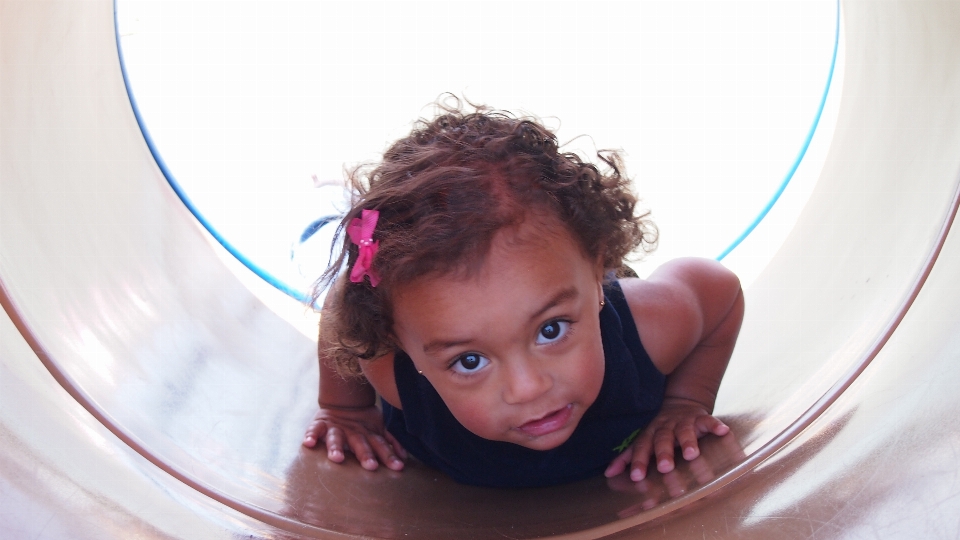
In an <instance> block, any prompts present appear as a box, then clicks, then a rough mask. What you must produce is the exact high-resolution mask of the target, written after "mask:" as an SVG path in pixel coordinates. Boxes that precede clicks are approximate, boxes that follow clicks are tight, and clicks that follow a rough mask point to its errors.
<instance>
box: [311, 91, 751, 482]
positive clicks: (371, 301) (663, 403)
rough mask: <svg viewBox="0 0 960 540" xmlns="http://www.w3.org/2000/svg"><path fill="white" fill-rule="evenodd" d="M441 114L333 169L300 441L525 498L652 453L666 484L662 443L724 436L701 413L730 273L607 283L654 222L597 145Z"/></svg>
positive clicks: (512, 123) (729, 343)
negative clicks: (573, 145)
mask: <svg viewBox="0 0 960 540" xmlns="http://www.w3.org/2000/svg"><path fill="white" fill-rule="evenodd" d="M440 109H441V110H440V112H441V114H440V115H439V116H438V117H437V118H436V119H434V120H433V121H430V122H427V121H420V122H419V123H418V124H417V125H416V126H415V128H414V130H413V132H412V133H411V134H410V135H409V136H407V137H405V138H403V139H401V140H399V141H398V142H396V143H395V144H394V145H393V146H391V147H390V149H389V150H387V151H386V153H385V154H384V156H383V160H382V162H381V163H379V164H378V165H376V166H375V167H373V168H366V169H364V168H360V169H357V170H355V171H354V172H353V174H352V175H351V180H352V183H353V188H354V190H355V191H356V196H355V200H354V204H353V208H352V209H351V210H350V211H349V212H348V213H347V215H346V216H345V218H344V220H343V222H342V223H341V225H340V228H339V229H338V234H340V235H342V234H343V233H346V235H347V237H348V241H344V242H343V248H342V251H341V253H340V255H339V258H338V259H337V260H336V261H335V262H334V263H333V264H332V265H331V266H330V268H329V269H328V270H327V272H326V273H325V274H324V276H323V277H322V278H321V280H320V281H319V282H318V286H317V290H318V291H319V290H320V287H321V286H326V285H330V284H332V287H331V290H330V292H329V294H328V295H327V298H326V301H325V302H324V306H323V310H322V322H321V327H320V340H319V358H320V399H319V402H320V410H319V412H318V413H317V415H316V417H315V418H314V420H313V422H312V423H311V424H310V426H309V427H308V429H307V433H306V435H305V437H304V442H303V444H304V445H305V446H308V447H313V446H316V444H317V443H318V442H319V441H321V440H322V441H323V442H324V443H325V445H326V449H327V457H328V458H329V459H330V460H331V461H335V462H342V461H343V460H344V453H345V452H347V451H350V452H352V453H353V454H354V455H355V456H356V457H357V459H358V460H359V461H360V463H361V465H362V466H363V467H364V468H366V469H368V470H374V469H376V468H377V467H378V463H383V464H384V465H386V466H387V467H389V468H390V469H393V470H401V469H402V468H403V459H405V458H406V457H407V452H409V453H410V454H412V455H413V456H414V457H415V458H417V459H418V460H420V461H422V462H423V463H426V464H427V465H430V466H432V467H435V468H436V469H439V470H441V471H443V472H445V473H447V474H449V475H450V476H452V477H453V478H454V479H455V480H457V481H459V482H463V483H469V484H475V485H485V486H498V487H527V486H543V485H550V484H557V483H561V482H570V481H574V480H578V479H582V478H586V477H588V476H591V475H595V474H599V473H600V472H604V473H605V474H606V475H607V476H608V477H609V476H614V475H617V474H620V473H621V472H623V471H624V470H625V469H627V468H629V470H630V472H629V474H630V478H631V479H633V480H634V481H639V480H642V479H643V478H644V477H645V475H646V473H647V465H648V463H649V461H650V458H651V456H654V457H655V459H656V462H657V465H656V466H657V469H658V470H659V471H660V472H669V471H670V470H672V469H673V467H674V448H675V446H676V445H679V446H680V448H681V452H682V454H683V457H684V458H685V459H687V460H691V459H694V458H696V457H697V456H698V455H699V448H698V443H697V440H698V438H700V437H702V436H704V435H706V434H708V433H713V434H715V435H721V436H722V435H724V434H726V433H727V432H728V427H727V426H726V425H724V424H723V423H722V422H720V420H718V419H716V418H714V417H713V416H711V412H712V410H713V405H714V400H715V398H716V394H717V389H718V388H719V386H720V379H721V378H722V376H723V373H724V370H725V369H726V365H727V361H728V360H729V358H730V355H731V353H732V351H733V347H734V343H735V342H736V338H737V333H738V332H739V329H740V322H741V319H742V317H743V295H742V292H741V290H740V284H739V281H738V280H737V278H736V276H735V275H733V274H732V273H731V272H729V271H728V270H726V269H725V268H724V267H722V266H721V265H720V264H718V263H716V262H713V261H708V260H701V259H682V260H677V261H673V262H670V263H667V264H665V265H663V266H662V267H660V268H659V269H658V270H657V271H656V272H654V273H653V274H652V275H651V276H650V278H649V279H647V280H641V279H637V278H635V277H634V278H628V277H620V278H619V279H618V278H617V276H616V274H615V270H616V269H619V268H622V265H623V259H624V257H625V256H627V255H628V254H629V253H630V252H632V251H634V250H636V249H638V248H639V249H641V250H643V251H650V250H651V249H652V248H653V245H654V243H655V235H656V229H655V228H654V226H653V224H652V223H651V222H650V221H649V220H648V219H647V215H646V214H643V215H637V213H636V211H635V206H636V202H637V201H636V198H635V197H634V196H633V195H632V194H631V193H630V190H629V180H628V179H627V178H626V177H625V176H624V175H623V171H622V164H621V161H620V159H619V156H618V155H617V154H616V153H613V152H605V153H600V154H598V157H599V159H600V160H601V161H602V162H603V164H604V167H603V170H601V168H599V167H598V166H596V165H594V164H592V163H588V162H584V161H582V160H581V159H580V158H579V157H578V156H577V155H576V154H572V153H562V152H560V151H559V150H558V147H557V139H556V136H555V135H554V134H553V133H552V132H550V131H549V130H547V129H546V128H545V127H544V126H542V125H541V124H540V123H538V122H537V121H536V120H534V119H530V118H516V117H514V116H512V115H510V114H509V113H505V112H497V111H492V110H488V109H486V108H483V107H479V108H477V109H476V111H474V112H466V111H464V110H462V108H461V107H460V104H459V103H456V104H455V105H444V104H441V105H440ZM341 268H343V269H344V271H343V275H341V272H340V270H341ZM377 396H379V397H380V407H377V405H376V397H377Z"/></svg>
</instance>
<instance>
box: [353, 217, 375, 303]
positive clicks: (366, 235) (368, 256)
mask: <svg viewBox="0 0 960 540" xmlns="http://www.w3.org/2000/svg"><path fill="white" fill-rule="evenodd" d="M379 218H380V212H378V211H376V210H363V211H362V212H361V213H360V217H358V218H353V219H351V220H350V224H349V225H347V236H349V237H350V241H351V242H353V243H354V244H356V245H357V246H359V247H360V254H359V255H358V256H357V261H356V262H355V263H353V269H352V270H350V281H352V282H353V283H361V282H363V276H370V286H371V287H376V286H377V284H378V283H380V275H379V274H377V271H376V270H374V269H373V258H374V256H376V254H377V250H378V249H380V241H379V240H377V241H374V240H373V229H374V228H376V226H377V220H378V219H379Z"/></svg>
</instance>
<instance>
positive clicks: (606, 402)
mask: <svg viewBox="0 0 960 540" xmlns="http://www.w3.org/2000/svg"><path fill="white" fill-rule="evenodd" d="M604 296H605V298H606V304H605V305H604V307H603V308H602V309H601V310H600V335H601V339H602V340H603V354H604V359H605V368H604V375H603V384H602V386H601V387H600V394H599V395H598V396H597V400H596V401H595V402H594V403H593V405H591V406H590V408H589V409H587V411H586V412H585V413H584V415H583V418H582V419H581V421H580V424H578V425H577V428H576V430H574V432H573V434H571V435H570V438H569V439H567V441H566V442H564V443H563V444H561V445H560V446H558V447H556V448H553V449H551V450H531V449H529V448H524V447H522V446H519V445H516V444H513V443H508V442H503V441H491V440H488V439H484V438H482V437H478V436H477V435H474V434H473V433H471V432H470V431H468V430H467V429H466V428H465V427H463V426H462V425H460V422H458V421H457V419H456V418H454V416H453V414H452V413H451V412H450V410H449V409H448V408H447V406H446V404H445V403H444V402H443V400H442V399H441V398H440V395H439V394H437V391H436V390H435V389H434V388H433V386H432V385H431V384H430V381H428V380H427V378H426V377H424V376H422V375H420V374H419V373H417V370H416V368H415V367H414V365H413V362H412V361H411V360H410V357H409V356H408V355H407V354H406V353H404V352H402V351H399V352H397V354H396V355H395V356H394V373H395V377H396V382H397V390H398V391H399V393H400V402H401V404H402V405H403V410H399V409H396V408H394V407H392V406H391V405H390V404H389V403H387V402H385V401H384V402H382V405H383V418H384V421H385V422H386V427H387V430H389V431H390V433H391V434H393V436H394V437H396V438H397V440H398V441H400V444H402V445H403V447H404V448H406V449H407V451H408V452H410V454H412V455H413V456H414V457H416V458H417V459H418V460H420V461H422V462H423V463H425V464H427V465H429V466H431V467H434V468H436V469H439V470H441V471H443V472H445V473H446V474H448V475H450V476H451V477H453V479H454V480H456V481H457V482H461V483H464V484H472V485H478V486H491V487H536V486H549V485H555V484H562V483H565V482H573V481H575V480H581V479H584V478H588V477H590V476H594V475H597V474H600V473H601V472H603V470H604V469H606V467H607V465H609V464H610V462H611V461H612V460H613V458H614V457H616V456H617V454H618V453H619V452H618V451H617V450H615V449H616V448H617V447H619V446H620V445H621V444H622V443H623V442H624V440H626V439H627V438H628V437H629V436H630V434H631V433H633V432H634V431H636V430H637V429H638V428H642V427H644V426H646V425H647V424H649V423H650V421H651V420H653V418H654V416H656V414H657V412H658V411H659V410H660V405H661V403H662V402H663V393H664V388H665V386H666V377H665V376H664V375H663V374H662V373H660V371H659V370H657V368H656V366H654V365H653V362H651V361H650V356H649V355H648V354H647V352H646V351H645V350H644V348H643V344H642V343H640V334H639V333H637V326H636V324H635V323H634V321H633V316H632V315H631V313H630V307H629V306H628V305H627V301H626V298H624V296H623V291H622V290H621V289H620V284H619V283H617V282H612V283H610V284H608V285H607V286H605V287H604Z"/></svg>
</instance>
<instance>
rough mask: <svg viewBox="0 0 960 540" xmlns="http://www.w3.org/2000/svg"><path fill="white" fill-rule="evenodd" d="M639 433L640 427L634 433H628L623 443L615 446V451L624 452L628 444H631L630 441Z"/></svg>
mask: <svg viewBox="0 0 960 540" xmlns="http://www.w3.org/2000/svg"><path fill="white" fill-rule="evenodd" d="M639 434H640V429H637V430H636V431H634V432H633V433H631V434H629V435H627V438H626V439H624V440H623V442H622V443H620V446H618V447H616V448H614V449H613V451H614V452H617V453H620V452H623V451H624V450H626V449H627V447H628V446H630V443H632V442H633V440H634V439H636V438H637V435H639Z"/></svg>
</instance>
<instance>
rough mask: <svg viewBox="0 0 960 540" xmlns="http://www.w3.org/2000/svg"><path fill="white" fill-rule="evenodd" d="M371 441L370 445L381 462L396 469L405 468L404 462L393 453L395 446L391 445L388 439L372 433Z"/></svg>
mask: <svg viewBox="0 0 960 540" xmlns="http://www.w3.org/2000/svg"><path fill="white" fill-rule="evenodd" d="M369 441H370V446H372V447H373V452H374V453H375V454H377V458H379V459H380V462H381V463H383V464H384V465H386V466H387V467H389V468H390V469H393V470H394V471H400V470H403V462H402V461H400V458H398V457H397V456H396V454H394V453H393V447H392V446H390V443H388V442H387V439H385V438H384V437H381V436H380V435H371V436H370V438H369Z"/></svg>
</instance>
